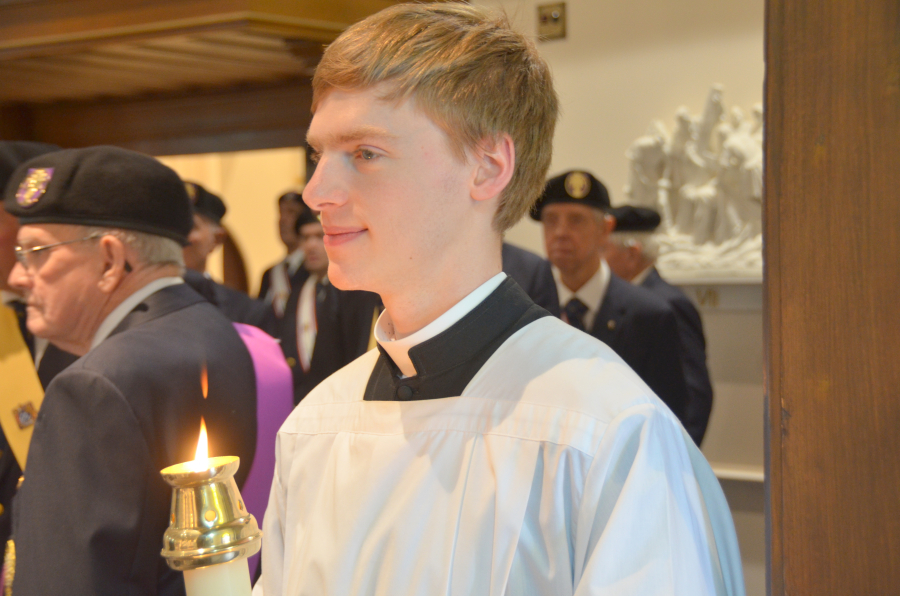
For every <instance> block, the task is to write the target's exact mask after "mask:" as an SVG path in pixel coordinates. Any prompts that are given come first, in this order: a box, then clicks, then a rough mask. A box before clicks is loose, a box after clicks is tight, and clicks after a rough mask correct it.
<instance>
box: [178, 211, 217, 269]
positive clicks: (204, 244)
mask: <svg viewBox="0 0 900 596" xmlns="http://www.w3.org/2000/svg"><path fill="white" fill-rule="evenodd" d="M223 236H224V233H223V230H222V227H221V226H220V225H218V224H217V223H215V222H213V221H210V220H209V219H207V218H205V217H203V216H202V215H199V214H197V213H195V214H194V227H193V228H191V231H190V233H189V234H188V242H189V244H188V245H187V246H185V247H184V248H183V249H182V254H183V255H184V266H185V267H187V268H188V269H193V270H194V271H199V272H200V273H203V272H205V271H206V259H207V258H208V257H209V255H210V253H212V251H214V250H215V249H216V247H217V246H219V244H221V243H222V240H223Z"/></svg>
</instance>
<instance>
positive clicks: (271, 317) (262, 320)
mask: <svg viewBox="0 0 900 596" xmlns="http://www.w3.org/2000/svg"><path fill="white" fill-rule="evenodd" d="M184 281H185V282H186V283H187V284H188V285H189V286H191V287H192V288H194V290H195V291H196V292H197V293H198V294H200V295H201V296H203V297H204V298H206V299H207V300H209V302H210V303H211V304H213V305H214V306H216V307H218V309H219V310H220V311H222V314H224V315H225V317H226V318H227V319H228V320H229V321H231V322H233V323H245V324H247V325H253V326H254V327H259V328H260V329H262V330H263V331H265V332H266V333H268V334H269V335H274V334H275V323H276V319H275V311H274V310H272V307H271V306H269V305H266V304H264V303H263V302H262V301H261V300H254V299H253V298H251V297H250V296H248V295H247V294H245V293H243V292H238V291H237V290H235V289H232V288H229V287H228V286H223V285H222V284H220V283H217V282H215V281H213V280H211V279H210V278H208V277H206V276H205V275H203V274H202V273H199V272H197V271H194V270H192V269H186V270H185V272H184Z"/></svg>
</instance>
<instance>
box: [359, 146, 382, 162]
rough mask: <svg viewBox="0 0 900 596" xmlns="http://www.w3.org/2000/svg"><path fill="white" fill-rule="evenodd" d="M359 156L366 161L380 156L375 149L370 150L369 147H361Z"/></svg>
mask: <svg viewBox="0 0 900 596" xmlns="http://www.w3.org/2000/svg"><path fill="white" fill-rule="evenodd" d="M359 157H360V159H362V160H364V161H371V160H373V159H375V158H376V157H378V155H377V154H376V153H375V152H374V151H369V150H368V149H360V150H359Z"/></svg>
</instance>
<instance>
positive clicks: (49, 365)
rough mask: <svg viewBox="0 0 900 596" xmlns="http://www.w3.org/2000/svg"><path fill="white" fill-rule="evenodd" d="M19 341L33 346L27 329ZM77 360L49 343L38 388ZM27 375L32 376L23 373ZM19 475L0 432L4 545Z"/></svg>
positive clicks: (0, 534)
mask: <svg viewBox="0 0 900 596" xmlns="http://www.w3.org/2000/svg"><path fill="white" fill-rule="evenodd" d="M22 334H23V339H24V340H25V343H26V344H27V345H33V343H32V342H33V341H34V336H33V335H31V333H30V332H29V331H28V330H27V329H23V332H22ZM77 359H78V357H77V356H75V355H74V354H70V353H68V352H64V351H63V350H60V349H59V348H57V347H56V346H54V345H53V344H49V345H48V346H47V349H46V350H45V351H44V356H43V358H41V364H40V366H39V367H38V371H37V372H38V379H40V382H41V386H42V387H44V388H45V389H46V387H47V385H49V384H50V381H52V380H53V377H55V376H56V375H57V374H59V373H60V372H61V371H62V370H63V369H65V368H66V367H67V366H69V365H70V364H72V363H73V362H75V361H76V360H77ZM26 373H27V374H33V373H32V372H31V371H26ZM21 476H22V468H21V467H20V466H19V462H18V461H17V460H16V456H15V455H14V454H13V451H12V449H10V447H9V443H8V442H7V440H6V435H4V434H3V431H2V430H0V508H2V511H0V542H2V543H3V544H6V541H7V540H9V537H10V535H11V534H12V506H13V498H14V497H15V495H16V486H17V485H18V483H19V477H21Z"/></svg>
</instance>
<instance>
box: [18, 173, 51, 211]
mask: <svg viewBox="0 0 900 596" xmlns="http://www.w3.org/2000/svg"><path fill="white" fill-rule="evenodd" d="M52 177H53V168H29V169H28V175H27V176H25V179H24V180H22V184H20V185H19V190H18V191H17V192H16V202H17V203H19V205H21V206H22V207H31V206H32V205H34V204H35V203H37V202H38V200H39V199H40V198H41V196H42V195H43V194H44V192H46V190H47V184H48V183H49V182H50V178H52Z"/></svg>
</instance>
